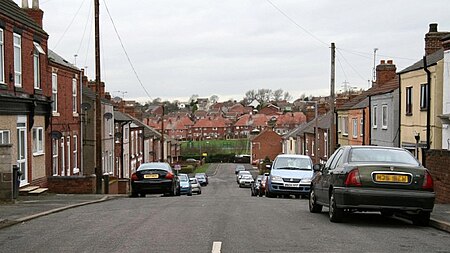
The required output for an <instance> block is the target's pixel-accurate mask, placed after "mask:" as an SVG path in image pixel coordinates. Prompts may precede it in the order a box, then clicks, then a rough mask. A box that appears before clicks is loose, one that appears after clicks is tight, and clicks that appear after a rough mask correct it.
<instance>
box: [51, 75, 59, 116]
mask: <svg viewBox="0 0 450 253" xmlns="http://www.w3.org/2000/svg"><path fill="white" fill-rule="evenodd" d="M52 100H53V103H52V111H53V115H55V114H57V113H58V74H56V73H52ZM56 116H57V115H56Z"/></svg>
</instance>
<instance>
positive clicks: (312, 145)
mask: <svg viewBox="0 0 450 253" xmlns="http://www.w3.org/2000/svg"><path fill="white" fill-rule="evenodd" d="M315 145H316V143H315V142H314V141H311V155H312V156H314V150H316V146H315Z"/></svg>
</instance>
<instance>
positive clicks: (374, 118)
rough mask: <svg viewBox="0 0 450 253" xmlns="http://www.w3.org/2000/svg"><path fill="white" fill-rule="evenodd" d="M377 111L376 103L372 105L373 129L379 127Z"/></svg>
mask: <svg viewBox="0 0 450 253" xmlns="http://www.w3.org/2000/svg"><path fill="white" fill-rule="evenodd" d="M377 113H378V107H377V106H376V105H374V106H373V107H372V128H373V129H377V128H378V124H377Z"/></svg>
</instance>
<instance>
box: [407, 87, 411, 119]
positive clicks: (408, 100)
mask: <svg viewBox="0 0 450 253" xmlns="http://www.w3.org/2000/svg"><path fill="white" fill-rule="evenodd" d="M405 95H406V106H405V110H406V115H412V87H406V93H405Z"/></svg>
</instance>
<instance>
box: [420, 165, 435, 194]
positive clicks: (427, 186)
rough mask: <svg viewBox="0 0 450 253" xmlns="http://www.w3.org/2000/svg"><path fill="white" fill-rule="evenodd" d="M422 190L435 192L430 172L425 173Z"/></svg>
mask: <svg viewBox="0 0 450 253" xmlns="http://www.w3.org/2000/svg"><path fill="white" fill-rule="evenodd" d="M422 188H423V189H426V190H433V178H432V177H431V174H430V172H428V170H427V171H425V177H424V179H423V184H422Z"/></svg>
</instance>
